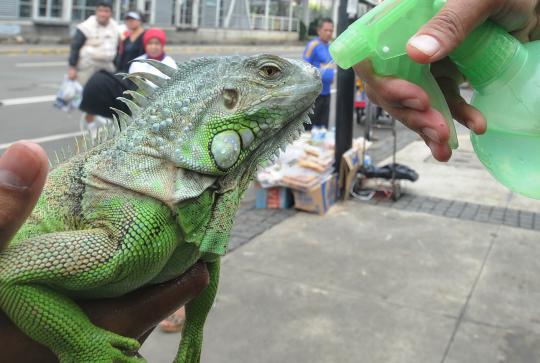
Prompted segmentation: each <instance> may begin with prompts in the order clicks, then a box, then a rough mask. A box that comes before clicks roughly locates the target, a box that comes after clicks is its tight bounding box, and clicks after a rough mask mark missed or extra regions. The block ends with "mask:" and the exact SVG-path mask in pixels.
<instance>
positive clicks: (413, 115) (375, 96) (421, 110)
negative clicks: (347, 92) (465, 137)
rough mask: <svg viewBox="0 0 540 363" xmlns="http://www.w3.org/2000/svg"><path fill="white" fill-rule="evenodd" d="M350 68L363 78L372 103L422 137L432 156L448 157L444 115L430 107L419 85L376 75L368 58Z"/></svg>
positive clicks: (449, 155)
mask: <svg viewBox="0 0 540 363" xmlns="http://www.w3.org/2000/svg"><path fill="white" fill-rule="evenodd" d="M353 68H354V71H355V72H356V74H357V75H358V76H359V77H360V78H361V79H363V80H364V81H365V89H366V94H367V96H368V98H369V99H370V100H371V101H372V102H374V103H376V104H377V105H379V106H381V107H382V108H384V109H385V110H386V111H387V112H388V113H389V114H390V115H391V116H392V117H394V118H396V119H398V120H400V121H401V122H402V123H403V124H404V125H405V126H407V127H408V128H410V129H411V130H413V131H415V132H416V133H418V134H419V135H420V136H422V137H423V138H424V140H425V141H426V144H428V146H429V147H430V149H431V151H432V154H433V156H434V157H435V159H437V160H439V161H447V160H448V159H450V157H451V155H452V151H451V149H450V148H449V147H448V145H447V143H448V138H449V137H450V131H449V129H448V125H447V124H446V121H445V119H444V117H443V116H442V115H441V114H440V113H439V112H438V111H436V110H435V109H433V108H432V107H431V106H430V102H429V97H428V95H427V93H426V92H425V91H424V90H423V89H422V88H421V87H419V86H417V85H415V84H413V83H410V82H407V81H404V80H401V79H397V78H390V77H380V76H377V75H375V74H374V72H373V69H372V67H371V63H370V62H369V61H364V62H360V63H358V64H356V65H355V66H353ZM428 140H429V143H428Z"/></svg>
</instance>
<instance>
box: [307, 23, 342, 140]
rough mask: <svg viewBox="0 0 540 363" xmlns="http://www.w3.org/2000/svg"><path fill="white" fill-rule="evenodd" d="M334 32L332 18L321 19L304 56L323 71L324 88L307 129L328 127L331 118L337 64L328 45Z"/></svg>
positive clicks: (316, 102)
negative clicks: (331, 98)
mask: <svg viewBox="0 0 540 363" xmlns="http://www.w3.org/2000/svg"><path fill="white" fill-rule="evenodd" d="M333 34H334V22H333V21H332V19H330V18H323V19H321V20H319V23H318V25H317V35H318V37H316V38H315V39H313V40H311V41H310V42H309V43H308V44H307V45H306V48H305V49H304V55H303V58H304V60H305V61H306V62H308V63H309V64H311V65H313V66H314V67H316V68H318V69H319V70H320V72H321V78H322V84H323V88H322V91H321V94H320V95H319V97H317V99H316V100H315V108H314V114H313V115H311V116H310V119H311V123H312V124H311V125H305V128H306V130H311V128H312V127H315V126H317V127H325V128H328V122H329V119H330V91H331V87H332V82H333V81H334V73H335V66H334V63H333V61H332V56H331V55H330V51H329V50H328V47H329V46H330V40H331V39H332V36H333Z"/></svg>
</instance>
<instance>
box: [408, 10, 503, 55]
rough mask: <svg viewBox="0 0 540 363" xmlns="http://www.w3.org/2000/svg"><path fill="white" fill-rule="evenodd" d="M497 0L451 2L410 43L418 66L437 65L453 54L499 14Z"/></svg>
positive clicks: (410, 50) (409, 46) (409, 50)
mask: <svg viewBox="0 0 540 363" xmlns="http://www.w3.org/2000/svg"><path fill="white" fill-rule="evenodd" d="M496 3H498V1H494V0H476V1H470V0H448V1H447V3H446V4H445V5H444V7H443V8H442V9H441V10H440V11H439V12H438V13H437V15H435V16H434V17H433V18H432V19H431V20H430V21H429V22H428V23H427V24H425V25H424V26H423V27H422V28H420V30H419V31H418V32H417V33H416V34H415V35H414V36H413V37H412V38H411V39H410V40H409V43H408V44H407V52H408V53H409V56H410V57H411V59H413V60H414V61H416V62H418V63H433V62H435V61H438V60H440V59H442V58H444V57H446V56H448V54H449V53H450V52H452V51H453V50H454V49H455V48H456V47H457V46H458V45H459V44H460V43H461V42H462V41H463V40H464V39H465V38H466V37H467V35H468V34H469V33H470V32H471V31H472V30H473V29H474V28H475V27H476V26H478V25H479V24H481V23H483V22H484V21H485V20H486V19H487V18H488V17H489V16H490V15H491V14H492V13H493V12H494V11H495V10H497V9H494V7H495V6H494V5H495V4H496Z"/></svg>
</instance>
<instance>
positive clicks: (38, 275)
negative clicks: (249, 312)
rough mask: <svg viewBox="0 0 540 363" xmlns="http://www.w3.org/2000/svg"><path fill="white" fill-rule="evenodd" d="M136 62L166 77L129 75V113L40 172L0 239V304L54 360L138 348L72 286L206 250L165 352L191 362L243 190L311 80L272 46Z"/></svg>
mask: <svg viewBox="0 0 540 363" xmlns="http://www.w3.org/2000/svg"><path fill="white" fill-rule="evenodd" d="M146 62H147V63H149V64H151V65H152V66H154V67H155V68H157V69H159V70H160V71H161V72H162V73H164V74H165V75H167V76H168V77H170V78H169V79H164V78H160V77H158V76H155V75H152V74H149V73H138V74H132V75H129V76H127V78H129V79H130V80H131V81H133V82H134V83H135V84H137V85H138V87H139V88H138V90H137V91H127V93H129V94H130V95H131V99H126V98H123V99H122V100H123V101H124V102H125V103H126V104H127V105H128V107H129V108H130V110H131V113H132V116H131V117H130V116H128V115H127V114H125V113H123V112H121V111H119V110H116V112H117V113H118V114H119V119H118V120H116V121H117V122H119V125H120V127H119V128H114V127H108V128H105V129H102V130H101V131H100V133H99V136H98V138H100V139H101V140H100V141H101V142H100V143H99V144H98V145H92V146H91V147H89V148H88V149H87V150H86V151H85V152H81V153H79V154H78V155H76V156H74V157H72V158H71V159H69V160H67V161H65V162H63V163H61V164H60V165H59V166H58V167H56V168H55V169H54V170H53V171H52V172H51V173H50V175H49V178H48V181H47V184H46V186H45V190H44V192H43V194H42V195H41V197H40V199H39V201H38V204H37V205H36V207H35V209H34V211H33V213H32V215H31V216H30V218H29V219H28V221H27V222H26V224H25V225H24V226H23V227H22V228H21V230H20V231H19V232H18V233H17V235H16V236H15V237H14V239H13V240H12V242H11V244H10V245H9V247H8V248H7V249H6V250H5V251H3V252H2V253H0V307H1V309H3V310H4V312H5V313H6V314H7V315H8V316H9V317H10V319H11V320H12V321H13V322H14V323H15V324H16V325H17V326H18V327H19V328H20V329H21V330H22V331H23V332H24V333H26V334H27V335H29V336H30V337H31V338H33V339H34V340H36V341H38V342H40V343H42V344H44V345H45V346H47V347H48V348H50V349H51V350H52V351H53V352H54V353H55V354H56V355H57V356H58V358H59V360H60V362H82V363H89V362H113V361H114V362H141V361H143V360H142V358H139V357H135V356H133V355H132V353H133V352H136V351H137V350H138V349H139V343H138V342H137V341H136V340H134V339H130V338H126V337H123V336H120V335H117V334H114V333H111V332H109V331H106V330H103V329H101V328H98V327H96V326H94V325H93V324H92V323H91V322H90V321H89V319H88V318H87V316H86V315H85V314H84V313H83V311H82V310H81V309H80V308H79V306H78V305H77V304H75V303H74V302H73V300H72V299H75V298H107V297H116V296H120V295H123V294H125V293H127V292H129V291H132V290H135V289H138V288H140V287H142V286H148V285H151V284H157V283H161V282H164V281H168V280H171V279H172V278H174V277H177V276H179V275H180V274H182V273H183V272H185V271H186V270H187V269H188V268H189V267H190V266H192V265H193V264H194V263H195V262H197V261H198V260H203V261H206V262H207V265H208V270H209V273H210V284H209V286H208V287H207V288H206V289H205V290H204V291H203V292H202V293H201V295H199V296H198V297H197V298H195V299H194V300H192V301H191V302H190V303H188V304H187V305H186V322H185V326H184V330H183V332H182V341H181V343H180V347H179V350H178V353H177V356H176V358H175V362H189V363H194V362H199V360H200V352H201V344H202V334H203V325H204V322H205V319H206V316H207V314H208V311H209V310H210V308H211V306H212V303H213V301H214V297H215V295H216V290H217V285H218V275H219V260H220V256H221V255H223V254H224V253H225V251H226V250H227V244H228V240H229V234H230V230H231V226H232V223H233V219H234V216H235V213H236V211H237V209H238V206H239V203H240V199H241V197H242V195H243V193H244V192H245V191H246V189H247V188H248V185H249V182H250V181H251V179H252V178H253V176H254V173H255V171H256V168H257V167H258V165H259V164H260V163H261V162H263V161H265V160H268V159H271V158H273V156H274V155H275V154H276V152H278V151H279V149H280V148H284V147H285V145H286V144H287V143H289V142H291V141H292V140H293V139H295V138H296V137H298V136H299V134H300V133H301V131H302V130H303V122H307V121H308V112H309V111H310V110H311V108H312V105H313V102H314V100H315V98H316V97H317V95H318V94H319V92H320V90H321V80H320V75H319V72H318V71H317V70H316V69H315V68H312V67H311V66H310V65H307V64H306V63H303V62H300V61H294V60H287V59H283V58H280V57H277V56H272V55H258V56H250V57H240V56H231V57H216V58H200V59H196V60H192V61H188V62H186V63H183V64H180V65H179V68H178V69H177V70H175V69H173V68H170V67H168V66H166V65H163V64H162V63H159V62H157V61H146ZM120 129H121V130H122V131H120ZM85 145H86V142H85Z"/></svg>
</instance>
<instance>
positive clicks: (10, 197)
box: [0, 141, 48, 250]
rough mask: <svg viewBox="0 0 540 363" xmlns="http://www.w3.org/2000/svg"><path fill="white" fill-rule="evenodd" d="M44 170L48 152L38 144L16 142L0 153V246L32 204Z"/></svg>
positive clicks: (14, 230)
mask: <svg viewBox="0 0 540 363" xmlns="http://www.w3.org/2000/svg"><path fill="white" fill-rule="evenodd" d="M47 171H48V160H47V155H46V154H45V151H44V150H43V149H42V148H41V147H40V146H39V145H37V144H33V143H30V142H24V141H23V142H17V143H16V144H14V145H12V146H11V147H10V148H9V149H7V150H6V152H5V153H4V154H3V155H2V156H1V157H0V250H2V249H3V248H4V247H5V245H6V244H7V242H8V241H9V240H10V239H11V237H13V235H14V234H15V232H17V230H18V229H19V227H20V226H21V225H22V224H23V222H24V221H25V220H26V218H27V217H28V215H29V214H30V212H31V211H32V209H33V208H34V205H35V204H36V202H37V200H38V198H39V195H40V193H41V190H42V189H43V185H44V184H45V179H46V177H47Z"/></svg>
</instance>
